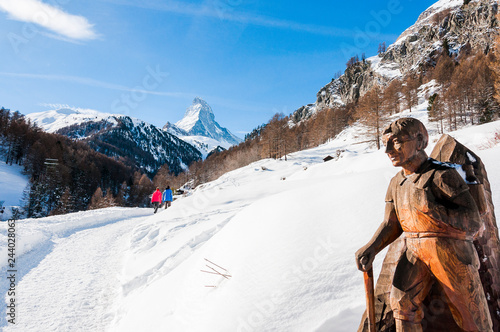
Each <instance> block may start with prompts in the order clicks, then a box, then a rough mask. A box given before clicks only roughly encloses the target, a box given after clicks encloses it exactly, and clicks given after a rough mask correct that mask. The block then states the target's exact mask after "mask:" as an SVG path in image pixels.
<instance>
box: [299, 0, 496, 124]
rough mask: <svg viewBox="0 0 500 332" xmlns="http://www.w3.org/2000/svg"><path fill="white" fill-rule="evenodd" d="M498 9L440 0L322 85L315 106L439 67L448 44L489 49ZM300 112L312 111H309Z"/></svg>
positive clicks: (486, 2)
mask: <svg viewBox="0 0 500 332" xmlns="http://www.w3.org/2000/svg"><path fill="white" fill-rule="evenodd" d="M497 13H498V2H497V1H496V0H475V1H470V2H468V3H467V4H464V1H462V0H440V1H438V2H436V3H435V4H434V5H432V6H431V7H429V8H428V9H427V10H425V11H424V12H423V13H422V14H421V15H420V16H419V18H418V20H417V21H416V23H415V24H414V25H412V26H411V27H409V28H408V29H406V30H405V31H404V32H403V33H402V34H401V35H400V37H399V38H398V39H397V40H396V42H395V43H394V44H392V45H390V46H389V47H388V48H387V50H386V51H385V52H383V53H381V54H380V55H376V56H374V57H371V58H368V59H366V60H363V61H358V62H356V63H354V64H352V65H351V66H349V67H348V68H347V69H346V70H345V72H344V74H343V75H342V76H340V77H339V78H338V79H335V80H332V81H331V82H330V83H328V84H326V85H325V86H324V87H322V88H321V89H320V90H319V92H318V93H317V95H316V103H315V108H311V110H312V111H314V110H321V109H324V108H328V107H332V106H335V105H343V104H347V103H350V102H353V101H356V100H357V99H358V98H359V97H360V96H362V95H364V94H365V93H366V92H367V91H369V90H370V89H371V88H372V87H373V85H374V84H375V83H378V84H382V85H385V84H387V83H388V82H390V81H391V80H392V79H393V78H395V77H403V76H405V75H407V74H409V73H411V72H417V71H418V70H419V69H421V68H424V67H425V66H434V65H435V60H436V58H437V56H438V55H439V54H440V53H441V52H442V51H443V49H444V48H445V47H446V48H448V49H449V52H450V53H454V54H456V55H460V54H461V53H462V52H470V51H471V50H473V51H480V52H485V53H487V52H489V50H490V48H491V45H492V44H493V43H494V40H495V38H496V36H497V35H498V20H497V18H496V15H497ZM301 109H302V108H301ZM301 109H299V110H301ZM301 112H302V113H305V115H306V117H307V116H310V112H304V110H301Z"/></svg>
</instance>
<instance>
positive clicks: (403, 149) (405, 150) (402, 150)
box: [382, 134, 419, 167]
mask: <svg viewBox="0 0 500 332" xmlns="http://www.w3.org/2000/svg"><path fill="white" fill-rule="evenodd" d="M382 141H383V142H384V145H385V153H387V156H388V157H389V159H390V160H391V162H392V165H393V166H401V167H404V166H405V165H406V164H408V163H410V162H411V161H412V160H413V159H414V158H415V157H416V156H417V154H418V152H419V142H418V140H417V138H410V136H408V135H406V134H399V135H393V134H386V135H384V136H383V137H382Z"/></svg>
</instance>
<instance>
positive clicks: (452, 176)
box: [432, 169, 481, 234]
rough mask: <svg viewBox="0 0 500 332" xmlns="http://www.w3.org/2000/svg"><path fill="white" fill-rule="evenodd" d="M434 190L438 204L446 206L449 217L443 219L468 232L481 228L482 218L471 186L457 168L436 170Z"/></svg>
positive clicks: (472, 232)
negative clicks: (470, 188) (470, 189)
mask: <svg viewBox="0 0 500 332" xmlns="http://www.w3.org/2000/svg"><path fill="white" fill-rule="evenodd" d="M432 192H433V194H434V196H435V200H436V203H438V204H437V206H439V205H442V206H443V207H445V208H446V211H447V213H446V214H447V217H446V218H443V219H444V220H443V221H445V222H446V223H448V224H449V225H450V226H452V227H454V228H456V229H459V230H462V231H465V232H467V233H468V234H475V233H476V232H477V231H478V230H479V227H480V225H481V218H480V215H479V211H478V208H477V206H476V203H475V202H474V199H473V198H472V195H471V194H470V192H469V187H468V186H467V184H466V183H465V181H464V179H463V178H462V177H461V176H460V175H459V174H458V172H457V171H456V170H455V169H447V170H441V171H437V172H435V174H434V179H433V188H432Z"/></svg>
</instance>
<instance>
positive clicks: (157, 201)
mask: <svg viewBox="0 0 500 332" xmlns="http://www.w3.org/2000/svg"><path fill="white" fill-rule="evenodd" d="M151 203H152V204H153V206H154V208H155V213H156V211H158V207H159V206H160V204H161V191H160V188H156V191H155V192H154V193H153V197H151Z"/></svg>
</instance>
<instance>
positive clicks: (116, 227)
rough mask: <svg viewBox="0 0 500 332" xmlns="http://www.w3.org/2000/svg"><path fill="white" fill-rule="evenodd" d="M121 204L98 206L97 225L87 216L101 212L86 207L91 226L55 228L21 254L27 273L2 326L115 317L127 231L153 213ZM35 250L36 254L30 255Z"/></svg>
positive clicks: (42, 326)
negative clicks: (11, 317) (12, 318)
mask: <svg viewBox="0 0 500 332" xmlns="http://www.w3.org/2000/svg"><path fill="white" fill-rule="evenodd" d="M106 210H107V211H106ZM122 210H125V212H121V213H118V212H119V211H117V209H104V211H100V213H101V214H104V217H103V218H101V221H102V223H101V224H97V225H95V224H92V222H91V221H92V220H93V221H95V220H96V219H99V218H96V216H95V214H97V213H99V212H93V211H90V212H89V213H87V215H88V216H87V218H86V219H88V220H89V223H87V226H88V227H89V228H87V229H83V230H79V229H80V228H82V227H84V226H83V225H80V228H79V229H77V230H70V229H68V226H65V228H66V230H65V231H64V233H63V234H64V235H67V236H63V237H59V236H58V235H61V234H56V235H54V234H53V236H52V238H51V239H50V240H49V241H43V242H42V243H41V244H40V245H38V246H37V247H36V250H32V252H28V253H26V254H25V255H22V256H20V257H19V259H18V262H19V263H18V265H19V267H18V270H19V272H20V273H22V271H23V270H24V271H25V273H24V275H23V276H22V277H20V279H19V282H18V284H17V287H16V288H17V290H18V292H17V293H16V303H17V307H16V324H15V325H14V324H9V323H7V326H5V322H2V325H3V331H6V332H9V331H24V332H26V331H104V330H105V329H106V326H107V325H108V324H109V323H110V322H111V321H112V319H113V314H112V312H113V311H112V308H113V303H114V301H115V299H116V296H117V294H118V292H119V291H120V287H119V285H120V282H119V280H118V277H119V271H120V269H121V265H122V261H123V255H124V253H125V252H126V250H127V249H128V248H129V236H128V235H129V234H130V232H131V230H133V229H134V228H135V226H136V224H137V223H139V222H141V221H143V220H144V219H146V218H147V217H150V216H151V214H152V210H151V209H129V210H130V211H126V209H122ZM127 212H128V213H127ZM138 214H139V215H140V216H137V215H138ZM120 216H121V217H125V218H121V219H120ZM146 216H147V217H146ZM97 217H98V216H97ZM117 217H118V219H117ZM80 218H81V216H80ZM47 219H48V218H47ZM81 219H82V218H81ZM22 222H23V221H18V223H19V225H18V226H17V227H18V229H19V232H20V233H21V234H22V226H23V225H22V224H21V223H22ZM42 222H43V221H42ZM58 226H59V228H60V227H61V226H63V225H61V224H59V225H58ZM21 236H22V235H21ZM34 252H36V255H35V256H38V259H37V258H36V257H34V256H33V255H31V256H30V254H33V253H34ZM44 255H45V256H44ZM40 256H42V257H40ZM26 270H28V271H26ZM3 316H4V317H5V313H4V314H3Z"/></svg>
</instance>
